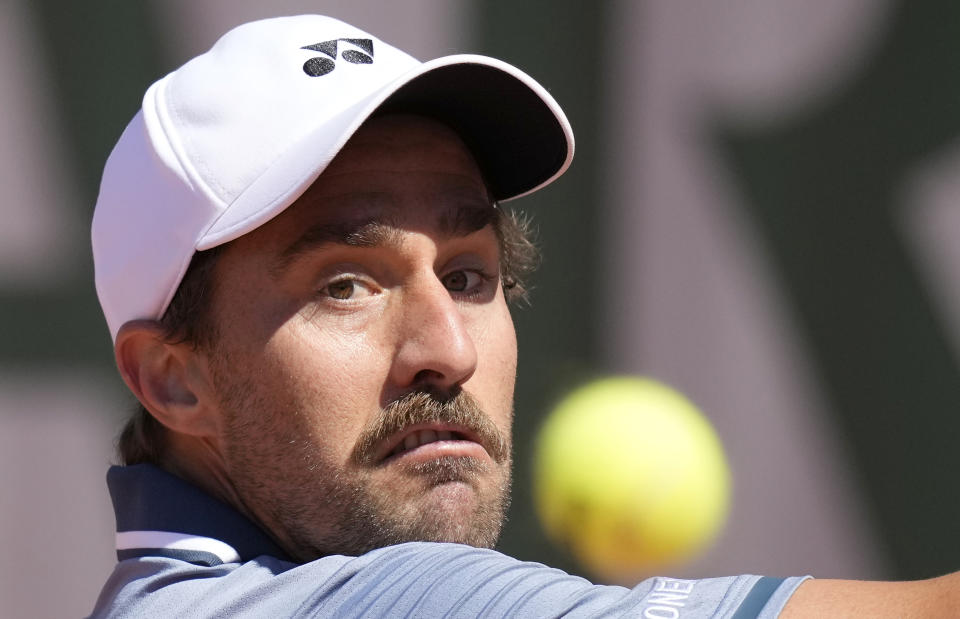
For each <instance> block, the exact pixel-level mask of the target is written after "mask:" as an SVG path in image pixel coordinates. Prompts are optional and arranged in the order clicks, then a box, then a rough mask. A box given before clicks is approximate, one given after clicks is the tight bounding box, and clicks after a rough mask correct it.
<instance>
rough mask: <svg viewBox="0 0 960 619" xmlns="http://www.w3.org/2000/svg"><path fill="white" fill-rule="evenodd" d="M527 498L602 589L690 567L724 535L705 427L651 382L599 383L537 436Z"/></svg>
mask: <svg viewBox="0 0 960 619" xmlns="http://www.w3.org/2000/svg"><path fill="white" fill-rule="evenodd" d="M534 492H535V501H536V505H537V510H538V513H539V516H540V520H541V522H542V523H543V526H544V529H545V530H546V532H547V535H548V536H549V537H550V538H551V539H552V540H553V541H555V542H556V543H559V544H561V545H563V546H565V547H567V548H568V549H569V550H570V551H571V552H572V554H573V555H574V556H575V557H576V558H577V559H578V560H579V561H580V562H582V563H583V564H584V566H585V567H586V568H587V569H589V570H590V571H591V572H592V573H594V574H595V575H597V576H599V577H601V578H604V579H607V580H609V581H615V582H621V581H629V580H630V579H632V578H642V577H646V576H650V575H652V574H653V573H654V571H655V570H657V569H660V568H663V567H664V566H670V565H673V564H676V563H680V562H682V561H684V560H687V559H690V558H692V557H693V556H694V555H696V554H697V553H698V552H699V551H701V550H702V549H704V548H705V546H707V545H708V544H709V542H711V541H712V540H713V538H714V537H715V536H716V535H717V533H718V532H719V530H720V528H721V527H722V526H723V524H724V522H725V520H726V515H727V509H728V505H729V499H730V472H729V468H728V466H727V461H726V458H725V456H724V453H723V447H722V445H721V443H720V441H719V439H718V438H717V435H716V433H715V432H714V430H713V428H712V427H711V426H710V423H709V422H708V421H707V420H706V418H704V416H703V415H702V414H701V413H700V411H699V410H697V408H696V407H695V406H694V405H693V404H692V403H691V402H690V401H689V400H687V399H686V398H685V397H683V396H682V395H680V394H679V393H678V392H677V391H675V390H673V389H671V388H669V387H667V386H665V385H663V384H661V383H659V382H656V381H654V380H650V379H644V378H635V377H614V378H605V379H601V380H597V381H594V382H592V383H589V384H587V385H585V386H583V387H581V388H579V389H576V390H575V391H573V392H572V393H570V394H569V395H568V396H567V397H566V398H564V399H563V400H562V401H561V402H560V403H559V404H558V405H557V407H556V408H555V409H554V410H553V412H552V413H551V414H550V415H549V417H548V418H547V421H546V423H545V424H544V426H543V427H542V428H541V430H540V432H539V436H538V440H537V445H536V450H535V456H534Z"/></svg>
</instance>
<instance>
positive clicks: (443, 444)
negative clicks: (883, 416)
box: [375, 423, 489, 464]
mask: <svg viewBox="0 0 960 619" xmlns="http://www.w3.org/2000/svg"><path fill="white" fill-rule="evenodd" d="M414 452H416V453H418V454H421V455H423V456H426V457H444V456H479V455H481V454H482V455H487V456H489V454H487V450H486V448H485V447H484V445H483V443H482V442H481V440H480V438H479V437H478V436H477V435H476V433H474V432H472V431H471V430H469V429H467V428H464V427H463V426H458V425H452V424H444V423H425V424H416V425H412V426H409V427H406V428H404V429H403V430H402V431H400V432H397V433H396V434H394V435H392V436H390V437H389V438H388V439H387V440H386V441H384V442H383V443H382V444H381V445H380V446H379V447H378V448H377V452H376V453H377V455H376V458H375V462H376V463H377V464H382V463H384V462H385V461H387V460H392V459H395V458H400V457H404V456H405V455H408V454H409V455H413V453H414Z"/></svg>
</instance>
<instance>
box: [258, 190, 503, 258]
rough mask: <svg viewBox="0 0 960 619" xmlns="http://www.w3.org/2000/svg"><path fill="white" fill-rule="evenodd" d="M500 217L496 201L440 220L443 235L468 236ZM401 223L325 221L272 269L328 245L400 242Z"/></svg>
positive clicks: (461, 209)
mask: <svg viewBox="0 0 960 619" xmlns="http://www.w3.org/2000/svg"><path fill="white" fill-rule="evenodd" d="M497 217H498V213H497V209H496V207H495V206H494V205H492V204H477V205H470V206H463V207H457V208H454V209H448V210H444V211H443V212H442V214H441V215H440V216H439V218H438V219H437V222H436V226H437V232H438V233H439V234H440V235H441V236H442V237H460V236H467V235H469V234H472V233H473V232H476V231H477V230H481V229H483V228H484V227H486V226H488V225H490V224H492V223H494V221H495V220H496V218H497ZM401 234H402V227H401V225H400V224H399V223H398V222H396V221H395V220H394V218H391V217H368V218H361V219H353V220H345V221H334V222H321V223H318V224H315V225H313V226H311V227H310V228H308V229H307V230H306V231H304V233H303V234H301V235H300V236H299V237H297V240H295V241H294V242H293V243H291V244H290V245H288V246H287V247H286V248H285V249H284V250H283V251H282V252H281V253H280V255H279V256H278V257H277V259H276V260H275V261H274V264H273V265H272V268H271V270H272V271H273V272H274V273H275V274H279V273H281V272H283V271H284V270H286V269H287V268H288V267H289V266H290V264H291V263H293V262H294V261H296V260H297V259H298V258H300V257H301V256H303V255H304V254H306V253H308V252H310V251H313V250H317V249H320V248H322V247H324V246H327V245H345V246H348V247H384V246H388V245H391V244H398V243H399V242H400V236H401Z"/></svg>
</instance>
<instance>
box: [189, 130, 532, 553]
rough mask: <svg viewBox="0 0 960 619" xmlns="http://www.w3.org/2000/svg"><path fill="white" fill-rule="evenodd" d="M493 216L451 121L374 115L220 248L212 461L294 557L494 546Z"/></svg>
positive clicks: (500, 459)
mask: <svg viewBox="0 0 960 619" xmlns="http://www.w3.org/2000/svg"><path fill="white" fill-rule="evenodd" d="M495 216H496V213H495V211H494V209H493V206H492V204H491V201H490V198H489V196H488V195H487V191H486V188H485V186H484V183H483V180H482V178H481V176H480V173H479V170H478V169H477V166H476V163H475V162H474V160H473V158H472V156H471V154H470V153H469V151H467V149H466V148H465V146H464V145H463V143H462V142H461V141H460V139H459V138H458V137H457V136H456V135H455V134H454V133H453V132H452V131H450V130H449V129H447V128H446V127H444V126H442V125H440V124H437V123H435V122H432V121H428V120H425V119H420V118H416V117H410V116H385V117H380V118H376V119H373V120H371V121H369V122H368V123H367V124H366V125H364V126H363V127H362V128H361V129H360V130H359V131H358V132H357V134H356V135H355V136H354V137H353V138H352V139H351V141H350V142H349V143H348V145H347V146H346V147H345V148H344V149H343V150H342V151H341V153H340V155H338V157H337V158H336V159H335V160H334V161H333V163H332V164H331V165H330V166H329V167H328V168H327V169H326V170H325V171H324V172H323V174H322V175H321V176H320V178H319V180H317V182H315V183H314V184H313V186H312V187H311V188H310V189H309V190H308V191H307V192H306V193H305V194H304V195H303V196H302V197H301V198H300V199H299V200H298V201H297V202H296V203H295V204H294V205H293V206H291V207H290V208H289V209H287V210H286V211H285V212H284V213H282V214H281V215H280V216H278V217H277V218H276V219H274V220H273V221H271V222H269V223H268V224H266V225H264V226H262V227H260V228H258V229H257V230H255V231H254V232H252V233H250V234H248V235H246V236H244V237H241V238H240V239H238V240H236V241H234V242H233V243H231V244H230V246H229V247H228V248H226V250H225V251H224V253H223V255H222V256H221V258H220V259H219V261H218V263H217V266H216V270H215V281H216V292H215V320H216V323H217V324H218V333H217V338H216V339H217V344H216V345H215V346H214V347H213V350H211V351H210V352H209V355H208V357H209V361H210V367H211V372H212V375H213V377H214V384H215V387H216V392H217V394H218V398H219V402H218V405H217V408H218V409H219V413H220V415H221V417H222V423H221V424H220V427H221V428H222V431H221V436H219V437H217V438H218V440H219V442H220V444H219V448H220V452H221V454H222V456H223V459H224V462H223V468H224V470H225V472H226V476H227V478H228V480H227V483H229V484H231V485H232V486H233V488H234V489H235V491H236V494H237V495H238V496H239V497H240V500H241V501H242V502H243V504H244V505H243V506H242V507H243V508H245V509H246V511H247V512H248V513H250V514H252V515H253V516H254V517H255V518H256V519H257V520H258V521H259V522H260V523H261V524H262V525H263V526H264V527H265V528H266V529H267V530H268V531H270V532H271V533H272V534H273V536H274V537H275V538H276V539H277V540H278V541H279V542H280V544H281V545H282V546H283V547H284V548H285V549H286V550H287V551H288V552H290V553H291V554H293V555H294V556H295V557H297V558H299V559H302V560H306V559H310V558H312V557H315V556H318V555H321V554H330V553H344V554H358V553H362V552H364V551H366V550H369V549H371V548H375V547H380V546H384V545H388V544H391V543H398V542H403V541H410V540H432V541H455V542H463V543H468V544H473V545H477V546H491V545H493V544H494V543H495V541H496V539H497V537H498V535H499V530H500V525H501V521H502V518H503V513H504V510H505V509H506V502H507V497H508V493H509V482H510V438H509V437H510V427H511V418H512V400H513V388H514V380H515V374H516V352H517V351H516V337H515V334H514V330H513V323H512V320H511V318H510V314H509V312H508V310H507V305H506V302H505V300H504V296H503V290H502V288H501V286H500V281H499V277H498V274H499V245H498V241H497V237H496V234H495V231H494V229H493V225H492V221H493V219H492V218H493V217H495Z"/></svg>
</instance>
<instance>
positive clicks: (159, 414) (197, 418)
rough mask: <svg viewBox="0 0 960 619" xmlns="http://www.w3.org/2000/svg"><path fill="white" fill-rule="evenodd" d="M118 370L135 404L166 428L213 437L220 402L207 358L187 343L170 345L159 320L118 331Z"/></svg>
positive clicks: (115, 348) (126, 326) (116, 350)
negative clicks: (137, 401)
mask: <svg viewBox="0 0 960 619" xmlns="http://www.w3.org/2000/svg"><path fill="white" fill-rule="evenodd" d="M114 355H115V356H116V360H117V367H118V368H119V370H120V375H121V376H123V380H124V382H125V383H126V384H127V387H129V389H130V391H132V392H133V394H134V395H135V396H137V399H138V400H140V402H141V403H142V404H143V405H144V406H145V407H146V409H147V410H148V411H150V413H151V414H152V415H153V416H154V417H155V418H156V419H157V421H159V422H160V423H162V424H163V425H164V426H166V427H167V428H169V429H170V430H173V431H174V432H180V433H182V434H187V435H191V436H197V437H203V436H211V435H215V434H216V431H217V421H218V419H217V415H216V411H217V408H216V401H215V399H214V398H213V395H214V390H213V389H212V383H211V381H210V373H209V368H208V365H207V361H206V357H205V356H204V355H203V354H202V353H201V352H200V351H197V350H196V349H195V348H194V347H193V346H191V345H190V344H187V343H182V342H180V343H171V342H168V341H167V340H166V338H165V337H164V335H163V329H162V328H161V327H160V325H159V324H158V323H157V322H156V321H152V320H135V321H132V322H128V323H126V324H125V325H123V327H121V328H120V332H119V333H118V334H117V340H116V343H115V344H114Z"/></svg>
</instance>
